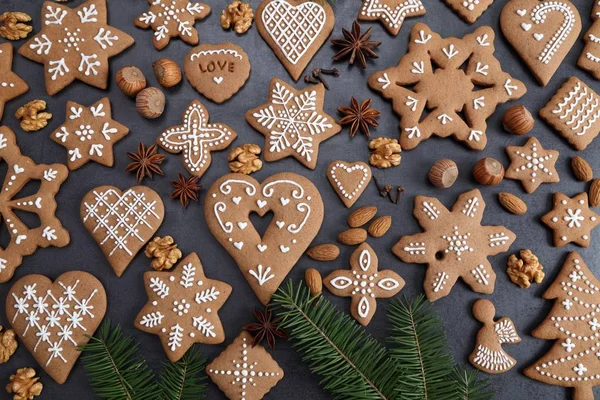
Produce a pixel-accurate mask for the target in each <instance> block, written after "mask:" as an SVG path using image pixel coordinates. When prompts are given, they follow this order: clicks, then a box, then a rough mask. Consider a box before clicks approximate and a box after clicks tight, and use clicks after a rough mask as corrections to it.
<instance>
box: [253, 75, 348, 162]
mask: <svg viewBox="0 0 600 400" xmlns="http://www.w3.org/2000/svg"><path fill="white" fill-rule="evenodd" d="M324 102H325V88H324V87H323V85H321V84H318V85H313V86H308V87H306V88H304V89H301V90H296V89H294V88H293V87H292V86H291V85H288V84H287V83H285V82H284V81H282V80H281V79H279V78H273V79H271V84H270V85H269V99H268V100H267V103H265V104H262V105H260V106H258V107H256V108H253V109H252V110H250V111H248V112H247V113H246V121H247V122H248V123H249V124H250V125H251V126H252V127H253V128H254V129H256V130H257V131H258V132H260V133H261V134H262V135H264V137H265V161H277V160H281V159H282V158H285V157H289V156H292V157H294V158H295V159H296V160H298V161H299V162H300V163H302V165H304V166H305V167H307V168H310V169H315V167H316V166H317V156H318V155H319V144H320V143H321V142H323V141H325V140H327V139H329V138H330V137H332V136H334V135H337V134H338V133H340V131H341V130H342V127H341V126H340V125H338V124H337V123H336V122H335V120H334V119H333V118H331V116H330V115H328V114H325V111H323V106H324Z"/></svg>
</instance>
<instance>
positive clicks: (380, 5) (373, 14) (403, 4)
mask: <svg viewBox="0 0 600 400" xmlns="http://www.w3.org/2000/svg"><path fill="white" fill-rule="evenodd" d="M419 15H425V7H424V6H423V3H422V2H421V0H363V4H362V7H361V9H360V11H359V12H358V20H360V21H377V20H379V21H380V22H381V23H382V24H383V26H385V28H386V29H387V30H388V32H389V33H391V34H392V35H394V36H396V35H397V34H398V32H400V28H402V23H403V22H404V19H405V18H410V17H417V16H419Z"/></svg>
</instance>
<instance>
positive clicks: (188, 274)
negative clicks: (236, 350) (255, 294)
mask: <svg viewBox="0 0 600 400" xmlns="http://www.w3.org/2000/svg"><path fill="white" fill-rule="evenodd" d="M144 286H145V288H146V293H147V294H148V303H146V305H145V306H144V308H142V310H141V311H140V312H139V314H138V316H137V317H136V319H135V326H136V327H137V328H138V329H140V330H142V331H144V332H148V333H153V334H155V335H158V336H160V341H161V343H162V346H163V348H164V350H165V353H167V357H168V358H169V360H171V361H173V362H175V361H177V360H179V359H180V358H181V357H183V355H184V354H185V352H186V351H188V349H189V348H190V347H191V346H192V345H193V344H194V343H206V344H216V343H221V342H223V340H225V332H224V331H223V325H222V324H221V320H220V319H219V315H218V314H217V313H218V311H219V309H220V308H221V307H222V306H223V304H225V301H226V300H227V298H228V297H229V295H230V294H231V286H229V285H228V284H226V283H225V282H221V281H216V280H213V279H208V278H207V277H206V275H204V270H203V268H202V264H201V263H200V258H198V255H197V254H196V253H192V254H190V255H188V256H187V257H185V258H184V259H183V260H181V261H180V262H179V264H177V266H176V267H175V268H174V269H173V270H172V271H168V272H165V271H151V272H146V273H145V274H144Z"/></svg>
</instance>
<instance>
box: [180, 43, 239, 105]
mask: <svg viewBox="0 0 600 400" xmlns="http://www.w3.org/2000/svg"><path fill="white" fill-rule="evenodd" d="M183 71H184V73H185V76H186V78H187V79H188V81H190V84H191V85H192V86H193V87H194V89H196V90H197V91H198V92H199V93H200V94H202V95H204V97H206V98H208V99H210V100H212V101H214V102H215V103H222V102H224V101H225V100H228V99H230V98H231V97H232V96H233V95H234V94H236V93H237V92H238V90H240V89H241V88H242V86H244V84H245V83H246V81H247V80H248V77H249V76H250V60H249V59H248V54H246V53H245V52H244V50H242V48H241V47H240V46H237V45H235V44H233V43H220V44H201V45H200V46H198V47H194V48H193V49H192V50H191V51H190V52H189V53H188V55H187V56H186V58H185V63H184V67H183Z"/></svg>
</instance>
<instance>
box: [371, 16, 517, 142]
mask: <svg viewBox="0 0 600 400" xmlns="http://www.w3.org/2000/svg"><path fill="white" fill-rule="evenodd" d="M493 41H494V31H493V30H492V28H490V27H481V28H478V29H476V30H475V32H473V33H472V34H468V35H466V36H465V37H463V38H462V39H457V38H447V39H443V38H441V37H440V36H439V35H438V34H437V33H435V32H433V31H431V29H429V27H427V25H425V24H422V23H417V24H415V26H414V27H413V29H412V31H411V34H410V43H409V46H408V53H407V54H406V55H404V56H403V57H402V58H401V59H400V62H399V64H398V65H397V66H395V67H392V68H388V69H386V70H383V71H379V72H376V73H375V74H373V75H371V76H370V78H369V86H370V87H371V88H373V89H374V90H376V91H379V92H381V94H382V95H383V96H384V97H385V98H388V99H392V101H393V105H394V111H395V112H396V113H397V114H399V115H400V131H401V133H400V144H401V146H402V148H403V149H412V148H414V147H416V146H417V145H418V144H419V143H421V142H422V141H423V140H426V139H428V138H429V137H430V136H432V135H437V136H440V137H448V136H451V135H454V137H455V138H456V139H458V140H460V141H462V142H464V143H465V144H466V145H467V146H469V147H470V148H472V149H476V150H481V149H483V148H484V147H485V145H486V143H487V138H486V133H485V132H486V127H487V124H486V119H487V118H488V117H489V116H490V115H492V113H493V112H494V111H495V109H496V106H497V105H498V104H500V103H504V102H506V101H508V100H513V99H518V98H520V97H521V96H523V95H524V94H525V92H526V89H525V85H524V84H523V83H522V82H520V81H518V80H516V79H514V78H513V77H512V76H510V75H509V74H507V73H506V72H503V71H502V68H501V66H500V63H499V62H498V60H497V59H496V58H495V57H494V55H493V53H494V45H493ZM463 64H464V65H466V67H465V69H464V70H463V69H462V68H461V67H462V66H463ZM479 88H481V89H479ZM463 115H464V117H463Z"/></svg>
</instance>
